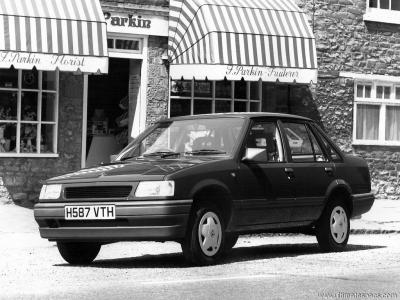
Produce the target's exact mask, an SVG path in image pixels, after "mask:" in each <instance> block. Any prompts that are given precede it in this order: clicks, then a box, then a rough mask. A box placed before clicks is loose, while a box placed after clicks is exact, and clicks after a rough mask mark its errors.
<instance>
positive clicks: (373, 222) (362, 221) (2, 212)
mask: <svg viewBox="0 0 400 300" xmlns="http://www.w3.org/2000/svg"><path fill="white" fill-rule="evenodd" d="M7 230H9V232H8V233H11V231H13V232H38V229H37V224H36V222H35V220H34V218H33V210H32V209H29V208H24V207H20V206H17V205H15V204H13V203H12V202H10V201H5V200H4V199H0V234H1V233H4V232H5V231H7ZM351 232H352V233H353V234H387V233H400V200H375V203H374V205H373V206H372V208H371V210H370V211H369V212H367V213H366V214H364V215H362V216H361V218H358V219H352V220H351Z"/></svg>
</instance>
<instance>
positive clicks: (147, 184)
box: [135, 180, 175, 197]
mask: <svg viewBox="0 0 400 300" xmlns="http://www.w3.org/2000/svg"><path fill="white" fill-rule="evenodd" d="M174 191H175V182H174V181H171V180H168V181H141V182H139V185H138V187H137V188H136V192H135V196H136V197H167V196H173V195H174Z"/></svg>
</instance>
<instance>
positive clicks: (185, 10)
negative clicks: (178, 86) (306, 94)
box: [168, 0, 317, 83]
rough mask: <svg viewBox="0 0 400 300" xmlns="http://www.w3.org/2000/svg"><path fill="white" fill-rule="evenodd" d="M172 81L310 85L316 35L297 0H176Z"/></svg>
mask: <svg viewBox="0 0 400 300" xmlns="http://www.w3.org/2000/svg"><path fill="white" fill-rule="evenodd" d="M169 17H170V19H169V49H168V55H169V60H170V75H171V77H172V78H173V79H180V78H182V77H183V78H184V79H192V78H196V79H204V78H207V79H209V80H222V79H224V78H226V79H228V80H240V79H242V78H244V79H245V80H251V81H257V80H260V79H261V80H263V81H276V80H279V81H280V82H297V83H310V82H311V81H313V82H316V79H317V57H316V47H315V38H314V35H313V33H312V31H311V29H310V26H309V25H308V21H307V17H306V15H305V14H304V13H303V12H302V11H301V10H300V9H299V7H298V6H297V5H296V4H295V3H294V2H293V1H292V0H171V1H170V16H169Z"/></svg>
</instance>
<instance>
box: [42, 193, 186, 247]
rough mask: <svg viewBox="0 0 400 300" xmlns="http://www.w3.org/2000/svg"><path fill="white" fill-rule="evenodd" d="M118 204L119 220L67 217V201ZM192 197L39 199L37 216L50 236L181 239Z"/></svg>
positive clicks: (80, 238) (43, 232) (71, 239)
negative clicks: (120, 199) (81, 200)
mask: <svg viewBox="0 0 400 300" xmlns="http://www.w3.org/2000/svg"><path fill="white" fill-rule="evenodd" d="M67 204H68V205H71V204H75V205H96V204H114V205H115V206H116V208H115V210H116V219H115V220H83V221H80V220H76V221H75V220H73V221H69V220H68V221H67V220H65V218H64V207H65V205H67ZM191 205H192V200H165V201H164V200H162V201H121V202H107V203H105V202H101V203H99V202H90V203H89V202H79V203H39V204H37V205H35V208H34V216H35V220H36V222H37V223H38V224H39V231H40V236H41V237H43V238H46V239H49V240H57V241H60V240H69V241H100V242H116V241H138V240H153V241H166V240H177V239H181V238H183V237H184V235H185V232H186V224H187V222H188V218H189V214H190V209H191Z"/></svg>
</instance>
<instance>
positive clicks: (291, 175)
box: [285, 168, 294, 179]
mask: <svg viewBox="0 0 400 300" xmlns="http://www.w3.org/2000/svg"><path fill="white" fill-rule="evenodd" d="M285 173H286V174H287V176H288V179H292V178H294V170H293V169H292V168H285Z"/></svg>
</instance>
